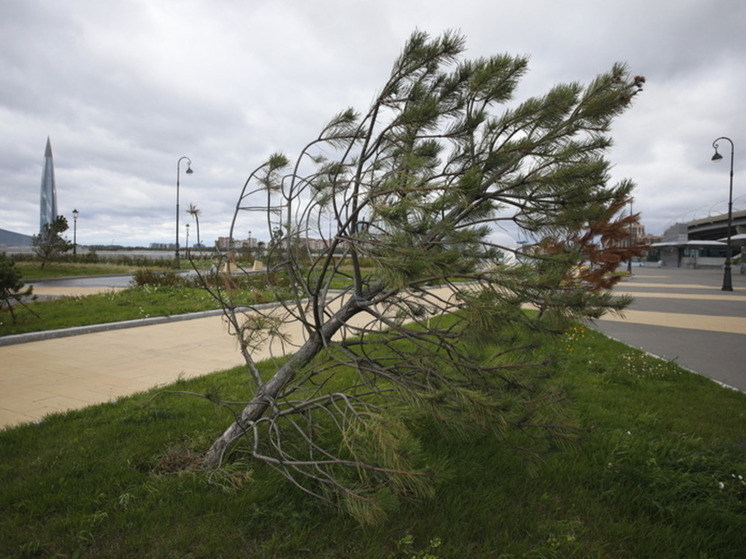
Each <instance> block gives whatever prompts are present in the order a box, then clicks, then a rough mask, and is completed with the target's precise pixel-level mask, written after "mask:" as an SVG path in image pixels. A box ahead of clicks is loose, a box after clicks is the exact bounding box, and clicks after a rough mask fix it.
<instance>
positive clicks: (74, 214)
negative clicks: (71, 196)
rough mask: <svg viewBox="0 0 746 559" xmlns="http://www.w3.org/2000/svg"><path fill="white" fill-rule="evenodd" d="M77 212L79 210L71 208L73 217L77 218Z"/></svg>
mask: <svg viewBox="0 0 746 559" xmlns="http://www.w3.org/2000/svg"><path fill="white" fill-rule="evenodd" d="M79 213H80V212H79V211H78V210H73V217H74V218H75V219H77V218H78V214H79Z"/></svg>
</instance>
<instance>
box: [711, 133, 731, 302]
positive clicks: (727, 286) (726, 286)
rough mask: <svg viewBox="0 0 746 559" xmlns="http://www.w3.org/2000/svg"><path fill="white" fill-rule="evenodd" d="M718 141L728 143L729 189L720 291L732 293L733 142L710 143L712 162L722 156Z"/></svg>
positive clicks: (724, 138) (721, 138)
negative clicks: (721, 286)
mask: <svg viewBox="0 0 746 559" xmlns="http://www.w3.org/2000/svg"><path fill="white" fill-rule="evenodd" d="M720 140H727V141H728V142H730V188H729V190H728V242H727V248H726V251H727V252H726V253H725V271H724V272H723V289H722V291H733V281H732V279H731V273H730V253H731V246H730V230H731V224H732V223H733V152H734V148H733V140H731V139H730V138H726V137H725V136H721V137H719V138H718V139H717V140H715V141H714V142H712V147H714V148H715V155H713V156H712V160H713V161H720V160H721V159H722V158H723V156H722V155H720V154H719V153H718V142H719V141H720Z"/></svg>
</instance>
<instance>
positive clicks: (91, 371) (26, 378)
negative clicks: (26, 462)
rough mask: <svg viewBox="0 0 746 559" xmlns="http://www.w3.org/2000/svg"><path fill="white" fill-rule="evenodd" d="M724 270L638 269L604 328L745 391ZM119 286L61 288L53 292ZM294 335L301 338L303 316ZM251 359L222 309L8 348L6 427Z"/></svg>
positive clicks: (742, 337) (742, 291) (735, 301)
mask: <svg viewBox="0 0 746 559" xmlns="http://www.w3.org/2000/svg"><path fill="white" fill-rule="evenodd" d="M721 277H722V272H718V271H717V270H715V271H712V270H678V269H652V268H651V269H646V268H642V269H636V270H635V272H634V274H633V277H632V278H630V279H628V280H625V281H623V282H621V283H620V284H619V286H618V288H617V291H619V292H620V293H629V294H631V295H632V296H634V297H635V302H634V303H633V305H632V306H631V307H630V309H628V310H627V311H626V312H625V314H624V316H623V317H617V316H613V315H609V316H606V317H604V318H603V319H601V320H599V321H597V323H596V327H597V328H598V329H599V330H601V331H603V332H605V333H607V334H609V335H610V336H612V337H614V338H617V339H620V340H621V341H623V342H625V343H629V344H630V345H633V346H636V347H640V348H642V349H644V350H646V351H649V352H650V353H653V354H655V355H660V356H661V357H664V358H667V359H672V360H676V361H677V362H679V363H680V364H682V365H684V366H686V367H688V368H690V369H692V370H695V371H697V372H699V373H702V374H705V375H707V376H710V377H711V378H714V379H717V380H718V381H720V382H723V383H726V384H728V385H730V386H733V387H736V388H738V389H740V390H746V365H745V364H746V276H741V275H738V274H734V276H733V280H734V289H735V290H734V291H733V292H723V291H721V290H720V283H719V282H720V278H721ZM52 289H54V290H56V291H51V290H52ZM60 289H62V290H63V291H64V292H63V291H60ZM111 289H112V288H110V287H109V288H96V287H90V288H60V287H56V288H50V291H49V292H47V293H44V295H83V294H89V293H90V292H100V291H108V290H111ZM35 291H36V290H35ZM39 294H40V295H41V294H42V293H39ZM286 332H287V334H288V336H290V338H291V339H292V340H295V341H299V340H302V337H303V333H302V331H301V327H300V325H299V324H298V323H297V322H296V323H290V324H288V325H287V327H286ZM284 349H285V348H280V347H278V346H275V347H273V348H264V350H263V352H257V353H255V356H254V357H255V359H256V360H257V361H259V360H262V359H264V358H266V357H269V356H270V354H271V353H270V352H273V353H274V354H278V353H282V352H283V351H284ZM242 363H243V359H242V357H241V355H240V352H239V350H238V347H237V344H236V342H235V340H234V338H233V336H231V335H230V334H229V332H228V326H227V323H226V322H225V320H224V319H223V317H222V316H219V315H218V316H208V317H204V318H195V319H190V320H180V321H176V322H169V323H166V324H153V325H148V326H140V327H135V328H126V329H121V330H107V331H101V332H94V333H85V334H80V335H75V336H69V337H63V338H55V339H47V340H41V341H30V342H26V343H18V344H13V345H6V346H0V427H5V426H11V425H16V424H19V423H23V422H28V421H38V420H40V419H42V418H43V417H44V416H46V415H48V414H50V413H53V412H59V411H64V410H69V409H77V408H81V407H85V406H88V405H91V404H98V403H102V402H108V401H112V400H116V399H117V398H119V397H122V396H127V395H130V394H133V393H135V392H139V391H144V390H147V389H150V388H153V387H157V386H163V385H167V384H170V383H172V382H174V381H176V380H177V379H179V378H181V377H183V378H192V377H196V376H200V375H204V374H208V373H211V372H214V371H220V370H224V369H228V368H231V367H234V366H237V365H241V364H242Z"/></svg>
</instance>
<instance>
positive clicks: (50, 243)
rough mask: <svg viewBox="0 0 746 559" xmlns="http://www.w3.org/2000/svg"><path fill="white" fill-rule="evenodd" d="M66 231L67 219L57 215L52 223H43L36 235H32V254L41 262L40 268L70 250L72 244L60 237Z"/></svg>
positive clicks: (67, 227)
mask: <svg viewBox="0 0 746 559" xmlns="http://www.w3.org/2000/svg"><path fill="white" fill-rule="evenodd" d="M68 229H69V226H68V224H67V218H66V217H65V216H62V215H58V216H57V217H56V218H55V220H54V221H53V222H52V223H45V224H44V227H43V228H42V230H41V231H40V232H39V234H38V235H34V238H33V245H34V252H35V253H36V256H38V257H39V260H41V267H42V268H43V267H44V266H45V265H46V264H47V263H48V262H52V261H53V260H55V259H57V258H59V257H60V256H61V255H62V254H64V253H66V252H68V251H69V250H71V249H72V247H73V245H72V243H71V242H70V241H68V240H67V239H65V238H63V237H62V234H63V233H64V232H65V231H67V230H68Z"/></svg>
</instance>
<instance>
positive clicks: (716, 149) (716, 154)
mask: <svg viewBox="0 0 746 559" xmlns="http://www.w3.org/2000/svg"><path fill="white" fill-rule="evenodd" d="M722 158H723V156H722V155H720V154H719V153H718V148H717V147H715V155H713V156H712V161H720V160H721V159H722Z"/></svg>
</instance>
